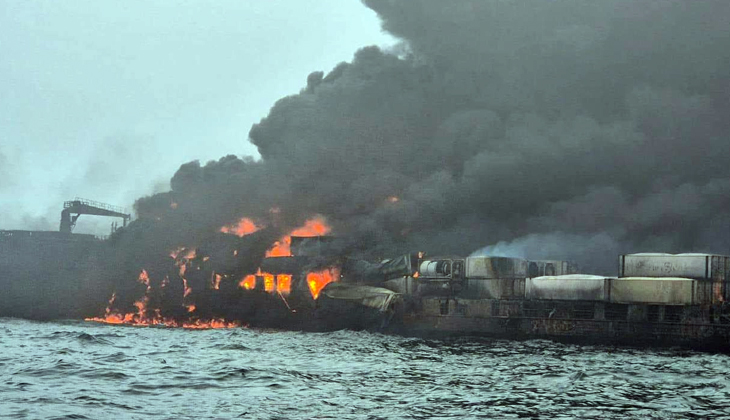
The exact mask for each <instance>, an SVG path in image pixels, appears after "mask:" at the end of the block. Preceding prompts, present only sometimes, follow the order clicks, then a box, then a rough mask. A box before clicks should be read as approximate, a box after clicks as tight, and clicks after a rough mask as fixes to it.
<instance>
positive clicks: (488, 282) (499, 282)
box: [459, 278, 525, 299]
mask: <svg viewBox="0 0 730 420" xmlns="http://www.w3.org/2000/svg"><path fill="white" fill-rule="evenodd" d="M459 296H461V297H465V298H469V299H524V297H525V279H524V278H508V279H480V278H468V279H466V280H465V281H464V284H463V286H462V289H461V292H460V294H459Z"/></svg>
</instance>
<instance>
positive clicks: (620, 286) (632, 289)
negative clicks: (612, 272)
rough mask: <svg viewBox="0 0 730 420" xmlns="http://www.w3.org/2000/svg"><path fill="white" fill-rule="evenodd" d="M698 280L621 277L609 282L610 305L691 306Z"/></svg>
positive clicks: (694, 300)
mask: <svg viewBox="0 0 730 420" xmlns="http://www.w3.org/2000/svg"><path fill="white" fill-rule="evenodd" d="M696 282H698V280H693V279H686V278H674V277H664V278H656V277H623V278H619V279H612V280H611V290H610V292H609V296H610V301H611V302H612V303H645V304H655V305H693V304H695V303H696V299H695V285H696Z"/></svg>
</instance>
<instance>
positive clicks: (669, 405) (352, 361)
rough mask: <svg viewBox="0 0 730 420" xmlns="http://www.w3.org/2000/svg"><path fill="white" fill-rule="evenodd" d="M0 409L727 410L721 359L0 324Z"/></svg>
mask: <svg viewBox="0 0 730 420" xmlns="http://www.w3.org/2000/svg"><path fill="white" fill-rule="evenodd" d="M0 417H2V418H32V419H65V418H69V419H72V418H75V419H86V418H89V419H109V418H111V419H186V418H196V419H197V418H220V419H228V418H254V419H259V418H260V419H275V418H280V419H310V418H334V419H339V418H353V419H379V418H545V419H552V418H603V419H608V418H642V419H643V418H661V419H667V418H730V356H728V355H724V354H707V353H699V352H691V351H684V350H674V349H630V348H614V347H604V346H578V345H566V344H558V343H553V342H550V341H544V340H534V341H524V342H518V341H507V340H485V339H476V338H463V339H458V340H448V341H438V340H422V339H415V338H404V337H394V336H386V335H380V334H373V333H366V332H351V331H338V332H333V333H300V332H283V331H270V330H255V329H250V330H247V329H235V330H206V331H190V330H182V329H166V328H139V327H126V326H111V325H100V324H95V323H85V322H77V321H73V322H62V323H35V322H29V321H23V320H15V319H0Z"/></svg>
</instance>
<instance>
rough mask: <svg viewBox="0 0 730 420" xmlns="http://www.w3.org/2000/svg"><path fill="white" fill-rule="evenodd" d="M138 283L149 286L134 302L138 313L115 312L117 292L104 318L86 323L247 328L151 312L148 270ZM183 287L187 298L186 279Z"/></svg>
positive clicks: (192, 309)
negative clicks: (166, 316) (175, 317)
mask: <svg viewBox="0 0 730 420" xmlns="http://www.w3.org/2000/svg"><path fill="white" fill-rule="evenodd" d="M137 281H139V282H140V283H142V284H145V285H147V290H146V291H145V295H144V296H143V297H142V298H141V299H139V300H137V301H136V302H134V306H135V308H136V309H137V310H136V312H130V313H125V314H120V313H117V312H115V311H114V310H113V309H112V308H113V305H114V302H115V300H116V298H117V295H116V292H114V293H112V296H111V298H109V302H108V305H107V307H106V309H105V311H104V316H103V317H95V318H86V321H94V322H102V323H105V324H128V325H134V326H150V325H159V326H167V327H178V328H191V329H206V328H237V327H245V326H246V325H244V324H241V323H240V322H230V321H226V320H224V319H220V318H213V319H209V320H202V319H192V320H187V321H179V320H176V319H172V318H165V317H163V316H162V315H161V314H160V310H159V309H155V310H153V311H149V310H148V308H147V304H148V301H149V292H150V291H151V286H150V278H149V275H148V274H147V271H146V270H142V272H141V273H140V274H139V277H138V278H137ZM163 284H164V280H163ZM183 285H184V287H185V296H187V295H188V294H190V292H191V289H190V288H189V287H188V286H187V281H186V280H185V279H183ZM183 306H184V307H185V308H186V309H187V312H188V313H192V312H195V309H196V307H195V305H194V304H188V305H183ZM150 312H151V313H150Z"/></svg>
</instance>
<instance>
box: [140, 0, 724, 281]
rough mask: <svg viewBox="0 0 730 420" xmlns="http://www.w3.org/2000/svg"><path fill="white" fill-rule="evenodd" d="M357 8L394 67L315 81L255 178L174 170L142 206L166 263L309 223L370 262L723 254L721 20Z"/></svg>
mask: <svg viewBox="0 0 730 420" xmlns="http://www.w3.org/2000/svg"><path fill="white" fill-rule="evenodd" d="M364 3H365V4H366V5H367V6H368V7H370V8H372V9H373V10H375V11H376V12H377V13H378V14H379V15H380V16H381V18H382V21H383V27H384V29H385V30H387V31H389V32H390V33H392V34H394V35H396V36H398V37H400V38H401V39H402V40H403V45H402V46H401V47H400V48H399V49H398V53H397V54H396V53H394V52H385V51H381V50H379V49H378V48H375V47H367V48H364V49H362V50H360V51H358V52H357V53H356V54H355V57H354V59H353V61H352V62H351V63H342V64H340V65H339V66H337V67H336V68H335V69H333V70H332V71H330V72H329V73H327V74H325V73H323V72H314V73H312V74H311V75H310V76H309V77H308V78H307V81H306V86H305V87H304V88H303V89H302V91H301V93H299V94H297V95H292V96H289V97H286V98H283V99H281V100H279V101H278V102H277V103H276V104H275V105H274V106H273V108H272V109H271V111H270V113H269V115H268V116H267V117H266V118H264V119H263V120H262V121H261V122H260V123H258V124H256V125H254V126H253V127H252V129H251V131H250V134H249V137H250V140H251V142H252V143H253V144H254V145H255V146H256V147H257V148H258V150H259V153H260V154H261V160H260V161H254V160H252V159H240V158H237V157H235V156H227V157H224V158H222V159H220V160H219V161H217V162H210V163H208V164H205V165H201V164H200V163H198V162H191V163H187V164H185V165H183V166H182V167H181V168H180V170H179V171H178V172H177V174H176V175H175V177H174V178H173V179H172V182H171V186H172V191H171V192H169V193H165V194H161V195H155V196H152V197H148V198H145V199H142V200H139V201H138V203H137V209H138V211H139V214H140V217H141V218H142V219H148V220H157V219H159V220H158V221H157V222H156V226H159V228H155V232H157V233H161V232H167V234H168V235H170V233H169V232H175V233H174V234H172V235H173V236H175V238H174V239H169V236H168V239H166V241H168V243H166V244H165V245H172V243H177V242H185V241H187V242H194V241H196V240H199V238H202V237H204V236H205V235H206V232H213V231H215V230H217V229H218V228H219V227H220V226H222V225H224V224H228V223H231V222H233V221H235V220H237V219H238V218H240V217H243V216H247V217H252V218H255V219H257V220H260V221H261V222H262V223H264V224H268V225H273V226H276V228H277V229H279V230H286V229H287V228H290V227H294V226H296V225H297V224H299V223H301V222H302V221H303V220H304V219H306V218H307V217H310V216H311V215H314V214H321V215H324V216H325V217H327V219H328V220H329V222H330V223H331V224H332V225H333V227H334V233H335V234H337V235H338V237H339V240H338V242H335V243H334V244H333V245H334V246H336V247H338V250H339V251H340V252H342V253H348V254H349V255H353V256H361V257H368V258H381V257H387V256H392V255H394V254H396V253H402V252H406V251H414V250H425V251H427V252H429V253H430V254H432V255H434V254H459V255H468V254H470V253H471V252H473V251H475V250H478V249H481V248H483V247H485V246H488V245H492V246H491V247H488V248H487V251H489V252H492V253H506V254H525V255H524V256H525V257H531V258H570V259H575V260H577V262H578V263H579V264H580V265H581V266H582V267H584V268H585V270H586V271H597V272H603V273H607V274H611V273H614V272H615V264H616V263H615V261H616V258H615V257H616V254H617V253H620V252H634V251H659V252H692V251H707V252H717V253H728V252H730V235H728V226H730V212H729V211H728V208H729V207H728V204H729V202H730V188H729V187H730V169H728V164H727V162H728V161H729V159H728V158H729V157H730V147H728V140H730V138H729V135H728V133H729V132H730V123H729V122H728V121H727V120H726V118H725V116H727V115H728V114H729V113H730V37H728V36H727V28H728V27H730V3H728V2H727V1H724V0H709V1H703V2H684V1H662V2H659V1H654V0H638V1H637V0H630V1H629V0H610V1H601V2H585V1H579V0H557V1H550V2H518V1H496V0H495V1H484V0H472V1H467V0H463V1H456V2H443V1H441V0H420V1H392V0H365V1H364ZM173 202H174V203H176V205H175V206H171V203H173ZM173 207H175V208H173ZM272 208H278V209H279V210H280V211H279V212H271V209H272ZM183 226H184V229H180V228H181V227H183ZM196 238H198V239H196ZM528 254H529V255H528Z"/></svg>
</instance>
